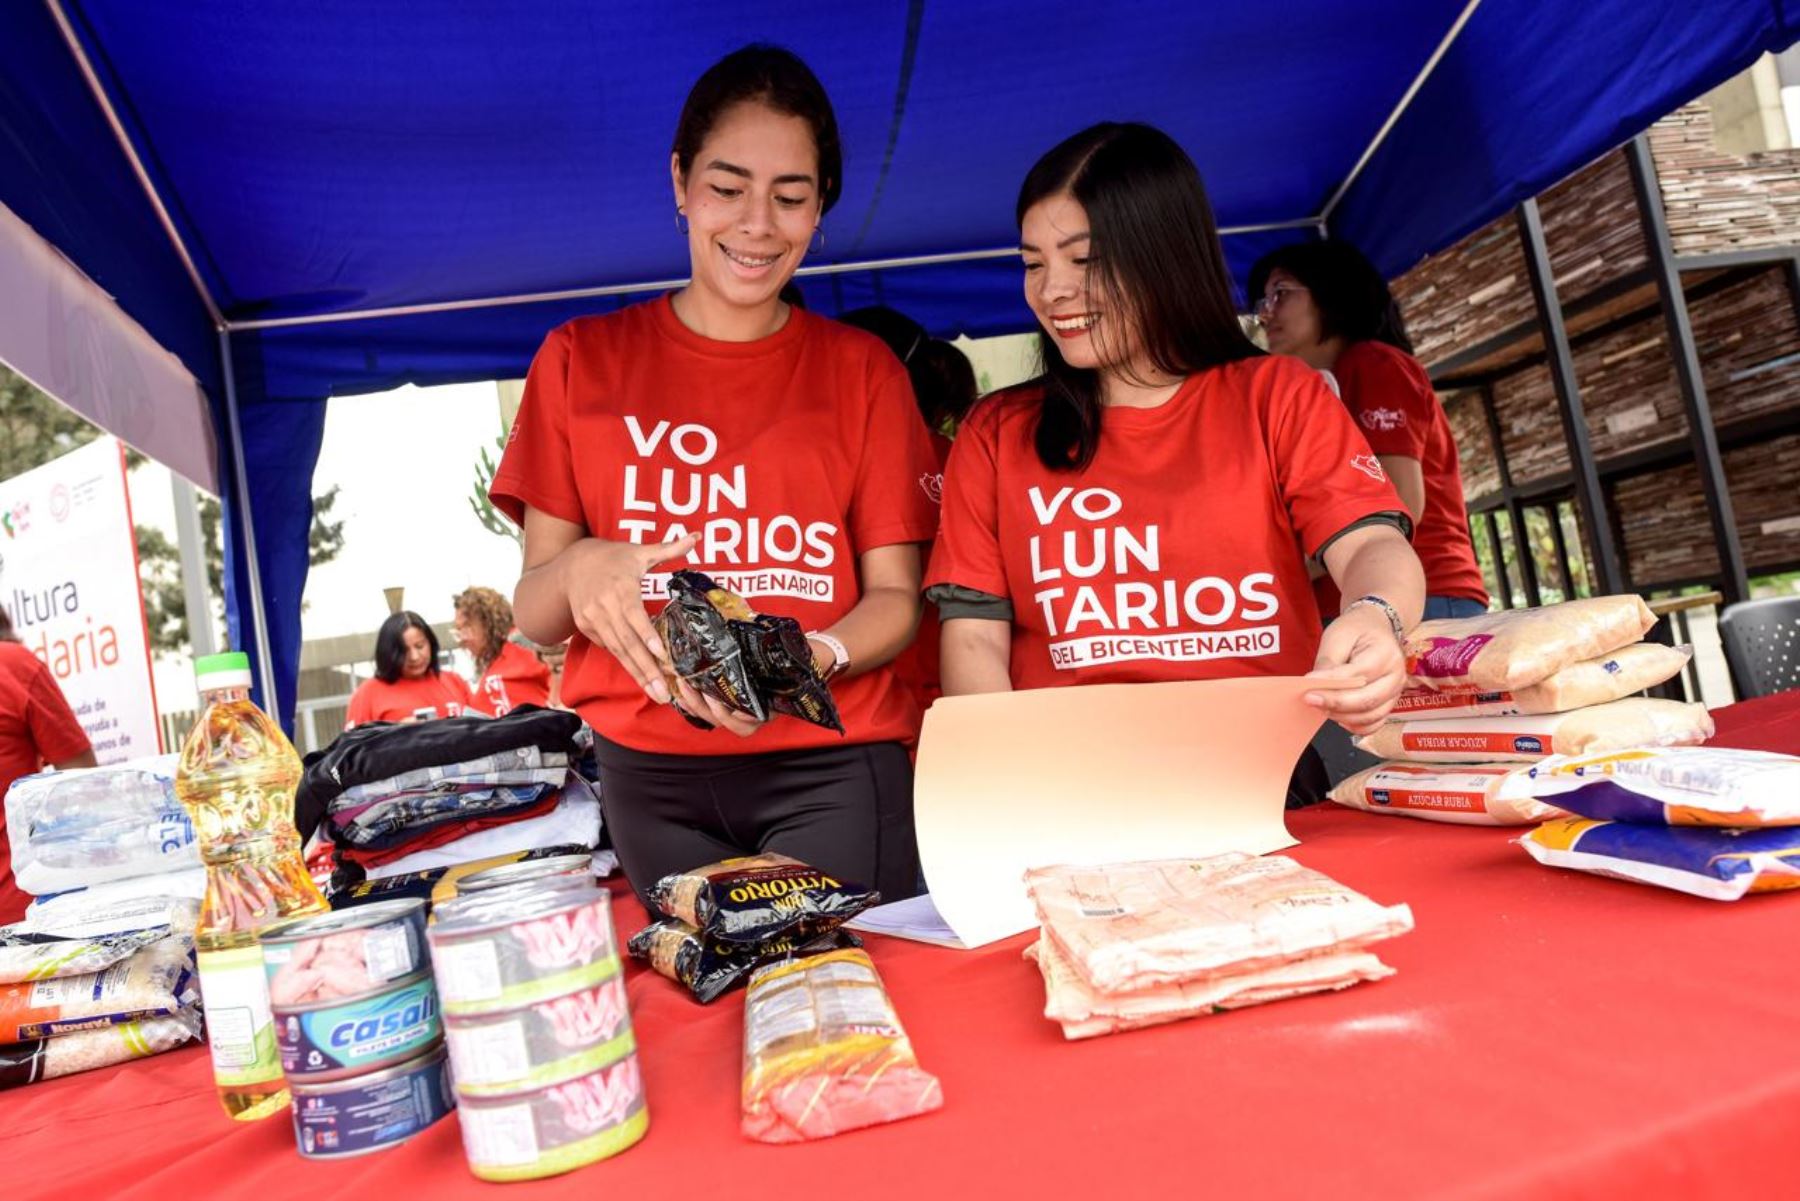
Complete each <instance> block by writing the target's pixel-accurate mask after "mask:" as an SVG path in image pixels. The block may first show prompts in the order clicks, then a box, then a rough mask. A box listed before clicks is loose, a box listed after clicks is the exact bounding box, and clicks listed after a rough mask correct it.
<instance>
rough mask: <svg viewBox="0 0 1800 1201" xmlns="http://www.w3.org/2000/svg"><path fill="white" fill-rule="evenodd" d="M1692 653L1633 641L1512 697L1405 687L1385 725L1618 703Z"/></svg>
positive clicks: (1669, 673)
mask: <svg viewBox="0 0 1800 1201" xmlns="http://www.w3.org/2000/svg"><path fill="white" fill-rule="evenodd" d="M1693 654H1694V648H1693V647H1691V646H1664V645H1662V643H1660V642H1634V643H1632V644H1631V645H1630V646H1626V647H1621V648H1619V649H1618V650H1616V651H1613V652H1612V653H1611V654H1607V655H1602V656H1600V657H1599V658H1598V659H1583V660H1581V661H1580V662H1579V663H1571V664H1569V665H1568V666H1567V667H1564V668H1562V669H1561V670H1559V671H1557V672H1555V673H1554V674H1552V675H1551V676H1549V677H1547V678H1546V679H1543V680H1540V681H1539V682H1538V683H1536V684H1532V685H1530V686H1529V687H1525V688H1521V689H1519V690H1518V691H1516V692H1507V691H1504V690H1502V691H1498V692H1483V691H1482V690H1481V689H1479V688H1473V687H1464V686H1452V685H1448V684H1443V685H1440V686H1439V687H1437V688H1408V689H1406V690H1405V691H1404V692H1402V693H1401V694H1400V700H1399V701H1398V702H1397V703H1396V704H1395V705H1394V710H1393V712H1392V713H1390V714H1389V715H1388V720H1389V721H1410V720H1413V719H1416V718H1439V717H1512V716H1514V715H1524V716H1530V715H1533V714H1539V713H1566V712H1567V711H1569V710H1570V709H1580V708H1583V707H1585V706H1587V705H1604V704H1605V703H1606V702H1607V701H1616V700H1621V699H1623V698H1625V697H1628V696H1630V695H1631V694H1632V693H1634V692H1642V691H1643V690H1644V689H1646V688H1654V687H1656V686H1657V685H1658V684H1661V683H1663V682H1664V681H1665V680H1671V679H1674V678H1675V677H1676V676H1677V675H1679V674H1680V673H1681V669H1682V668H1684V667H1686V666H1687V662H1688V660H1689V659H1690V658H1692V657H1693Z"/></svg>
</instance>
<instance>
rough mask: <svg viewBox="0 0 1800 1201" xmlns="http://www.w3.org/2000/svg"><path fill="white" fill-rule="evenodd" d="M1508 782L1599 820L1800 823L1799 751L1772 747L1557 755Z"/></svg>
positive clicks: (1520, 790) (1526, 793) (1668, 823)
mask: <svg viewBox="0 0 1800 1201" xmlns="http://www.w3.org/2000/svg"><path fill="white" fill-rule="evenodd" d="M1507 788H1508V790H1509V791H1510V792H1514V793H1517V794H1518V795H1520V796H1530V797H1533V798H1536V799H1540V800H1544V801H1548V802H1550V803H1553V804H1556V805H1558V806H1560V807H1562V808H1564V809H1567V810H1569V811H1570V812H1571V813H1576V814H1579V815H1581V816H1582V817H1588V818H1594V819H1597V820H1601V821H1627V822H1642V823H1650V824H1653V825H1661V826H1732V827H1757V826H1795V825H1800V758H1796V757H1795V756H1793V755H1778V754H1775V753H1773V752H1770V751H1739V750H1732V749H1729V748H1726V747H1711V746H1709V747H1661V748H1656V749H1643V750H1629V751H1620V752H1616V753H1614V754H1606V755H1568V756H1557V757H1555V758H1551V759H1546V760H1544V761H1543V762H1542V763H1539V764H1537V765H1535V766H1534V767H1533V768H1532V769H1531V770H1530V771H1529V772H1528V773H1525V774H1523V775H1521V776H1520V777H1519V778H1517V779H1515V780H1512V781H1510V782H1509V783H1508V785H1507Z"/></svg>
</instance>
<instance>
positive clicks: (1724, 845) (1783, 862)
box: [1520, 817, 1800, 901]
mask: <svg viewBox="0 0 1800 1201" xmlns="http://www.w3.org/2000/svg"><path fill="white" fill-rule="evenodd" d="M1520 842H1521V844H1522V845H1523V846H1524V847H1525V850H1526V851H1527V852H1528V853H1529V854H1530V855H1531V857H1532V858H1533V859H1536V860H1537V861H1538V862H1539V863H1542V864H1544V865H1545V866H1547V867H1561V868H1568V869H1571V870H1573V871H1578V872H1591V873H1592V874H1594V875H1597V876H1611V877H1613V878H1614V879H1618V880H1633V881H1636V882H1637V883H1639V884H1654V885H1656V886H1657V887H1659V888H1670V889H1674V890H1675V891H1677V892H1685V893H1689V894H1691V895H1693V896H1697V897H1706V898H1708V899H1709V900H1714V901H1735V900H1738V899H1739V898H1741V897H1743V896H1745V895H1747V894H1749V893H1753V892H1780V891H1783V890H1786V889H1790V888H1800V827H1796V826H1771V827H1768V828H1765V829H1697V828H1693V827H1683V826H1649V825H1641V824H1639V823H1636V822H1602V821H1590V820H1588V819H1586V818H1580V817H1569V818H1562V819H1560V820H1558V821H1553V822H1545V823H1544V824H1543V825H1541V826H1539V827H1538V828H1537V829H1535V830H1533V831H1532V832H1531V833H1529V834H1527V835H1526V836H1525V837H1524V838H1522V839H1520Z"/></svg>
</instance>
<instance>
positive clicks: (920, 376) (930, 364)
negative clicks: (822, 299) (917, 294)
mask: <svg viewBox="0 0 1800 1201" xmlns="http://www.w3.org/2000/svg"><path fill="white" fill-rule="evenodd" d="M838 320H840V321H842V322H844V324H846V325H854V326H856V328H858V329H864V330H868V331H869V332H870V333H872V334H874V335H875V336H876V337H877V338H880V339H881V340H882V341H883V342H886V343H887V345H888V349H889V350H891V351H893V352H894V357H896V358H898V359H899V360H900V362H901V364H902V365H903V366H904V367H905V368H906V374H907V375H908V376H909V377H910V378H911V379H912V388H913V398H914V399H915V400H917V401H918V403H919V415H920V416H922V417H924V418H925V424H926V426H927V427H928V428H930V429H932V430H934V431H942V430H943V429H944V428H945V427H946V426H954V425H955V424H956V423H957V422H959V421H961V420H962V419H963V418H964V417H965V416H967V415H968V412H969V409H970V408H971V407H973V406H974V404H975V399H976V385H975V368H974V367H973V366H972V365H971V364H970V363H969V356H968V355H966V354H964V353H963V352H962V351H960V350H958V349H957V348H956V347H955V346H953V345H951V344H950V343H949V342H945V341H943V340H942V339H940V338H934V337H932V336H931V335H930V334H929V333H927V332H926V330H925V327H924V326H922V325H920V324H919V323H918V322H917V321H914V320H913V319H912V318H911V317H908V316H907V315H906V314H905V313H902V312H900V311H898V310H897V309H890V308H888V307H887V306H886V305H884V304H876V305H870V306H869V307H868V308H862V309H852V310H850V311H849V312H848V313H845V314H843V315H842V316H841V317H839V318H838Z"/></svg>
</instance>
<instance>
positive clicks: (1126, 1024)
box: [1025, 938, 1394, 1039]
mask: <svg viewBox="0 0 1800 1201" xmlns="http://www.w3.org/2000/svg"><path fill="white" fill-rule="evenodd" d="M1025 957H1026V958H1027V959H1030V960H1032V961H1033V962H1034V963H1036V964H1037V965H1038V970H1039V971H1040V972H1042V973H1043V976H1044V1016H1045V1017H1047V1018H1049V1019H1050V1020H1051V1021H1053V1022H1056V1023H1058V1024H1060V1025H1061V1026H1062V1032H1063V1037H1065V1038H1069V1039H1078V1038H1094V1037H1096V1036H1098V1035H1102V1034H1117V1033H1119V1032H1121V1031H1125V1030H1138V1029H1141V1028H1143V1027H1145V1026H1160V1025H1163V1024H1165V1023H1167V1022H1178V1021H1181V1020H1183V1019H1185V1018H1191V1017H1199V1016H1201V1015H1203V1014H1209V1013H1222V1012H1224V1011H1226V1010H1231V1009H1244V1008H1247V1007H1249V1006H1251V1005H1265V1004H1268V1003H1269V1002H1271V1001H1282V1000H1286V999H1287V998H1289V997H1301V996H1306V995H1307V994H1309V993H1316V992H1333V991H1336V990H1338V989H1344V988H1349V987H1350V986H1352V985H1354V984H1361V983H1364V982H1366V981H1370V980H1381V979H1384V978H1386V977H1388V976H1391V975H1393V974H1394V969H1393V968H1391V967H1388V966H1387V965H1386V964H1384V963H1382V962H1381V960H1379V959H1377V958H1376V957H1375V956H1373V955H1371V954H1369V953H1368V952H1367V951H1327V952H1324V953H1322V954H1318V955H1311V956H1307V957H1305V958H1302V959H1296V960H1292V961H1290V962H1288V963H1280V964H1276V965H1274V966H1272V967H1263V968H1253V969H1251V970H1249V971H1245V972H1240V973H1237V974H1235V975H1228V976H1212V977H1208V978H1206V979H1202V980H1194V981H1187V982H1184V983H1179V984H1157V985H1151V986H1149V987H1147V988H1141V989H1128V990H1123V991H1119V992H1110V993H1108V992H1101V991H1100V990H1099V989H1096V988H1094V987H1093V986H1092V985H1090V984H1088V983H1087V981H1085V980H1083V979H1082V978H1081V973H1080V972H1077V971H1076V970H1075V967H1074V965H1073V964H1071V963H1070V962H1069V960H1068V958H1067V957H1066V956H1065V955H1063V953H1062V952H1061V951H1059V950H1058V949H1057V947H1056V944H1055V943H1054V942H1052V941H1050V940H1049V939H1046V938H1040V939H1038V941H1036V942H1034V943H1032V944H1031V945H1030V946H1029V947H1026V948H1025Z"/></svg>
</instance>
